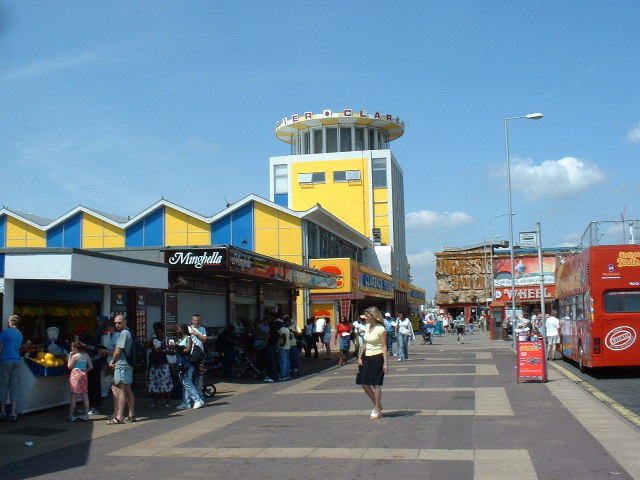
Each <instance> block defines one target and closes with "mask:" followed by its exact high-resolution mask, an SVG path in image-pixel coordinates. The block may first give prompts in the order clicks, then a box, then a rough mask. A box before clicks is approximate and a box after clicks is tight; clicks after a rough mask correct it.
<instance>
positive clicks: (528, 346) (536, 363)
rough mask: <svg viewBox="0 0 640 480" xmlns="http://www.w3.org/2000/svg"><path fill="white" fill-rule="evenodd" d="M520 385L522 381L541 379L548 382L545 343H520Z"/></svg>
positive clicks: (518, 350)
mask: <svg viewBox="0 0 640 480" xmlns="http://www.w3.org/2000/svg"><path fill="white" fill-rule="evenodd" d="M517 355H518V359H517V362H518V383H520V379H532V378H540V379H541V380H542V381H543V382H546V381H547V374H546V372H547V368H546V358H545V347H544V342H542V341H541V340H536V341H533V342H518V343H517Z"/></svg>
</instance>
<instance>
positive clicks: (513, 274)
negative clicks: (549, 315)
mask: <svg viewBox="0 0 640 480" xmlns="http://www.w3.org/2000/svg"><path fill="white" fill-rule="evenodd" d="M542 117H544V115H542V114H541V113H529V114H527V115H521V116H519V117H504V143H505V148H506V151H507V190H508V195H509V212H508V213H509V258H510V260H511V338H512V339H513V348H516V346H517V345H516V334H515V330H516V263H515V259H514V252H513V250H514V248H513V247H514V243H513V208H512V205H511V161H510V160H509V120H517V119H519V118H526V119H527V120H540V119H541V118H542Z"/></svg>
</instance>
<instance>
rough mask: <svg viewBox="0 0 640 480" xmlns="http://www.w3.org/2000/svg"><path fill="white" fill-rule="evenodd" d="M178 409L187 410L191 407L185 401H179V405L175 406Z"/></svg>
mask: <svg viewBox="0 0 640 480" xmlns="http://www.w3.org/2000/svg"><path fill="white" fill-rule="evenodd" d="M176 408H177V409H178V410H188V409H190V408H191V405H189V404H187V403H181V404H180V405H178V406H177V407H176Z"/></svg>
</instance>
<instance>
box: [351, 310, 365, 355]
mask: <svg viewBox="0 0 640 480" xmlns="http://www.w3.org/2000/svg"><path fill="white" fill-rule="evenodd" d="M366 327H367V319H366V317H365V316H364V315H360V317H359V318H357V319H356V320H355V321H354V322H353V330H354V331H355V333H356V342H357V343H356V355H360V353H362V347H363V346H364V331H365V329H366Z"/></svg>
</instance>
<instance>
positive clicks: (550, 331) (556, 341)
mask: <svg viewBox="0 0 640 480" xmlns="http://www.w3.org/2000/svg"><path fill="white" fill-rule="evenodd" d="M557 315H558V312H557V310H552V311H551V315H549V314H545V315H544V318H543V316H542V315H541V314H540V310H537V309H536V310H534V311H533V312H532V313H531V315H528V314H526V313H525V314H522V313H520V314H518V316H517V320H516V328H515V330H514V334H515V335H516V336H517V338H518V340H520V341H527V340H539V339H541V338H542V331H543V327H544V333H545V337H546V338H545V341H546V357H547V360H555V359H556V358H555V357H556V352H557V351H559V345H560V326H561V322H560V319H558V316H557Z"/></svg>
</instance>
